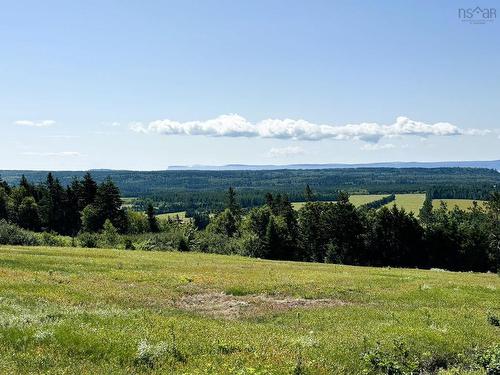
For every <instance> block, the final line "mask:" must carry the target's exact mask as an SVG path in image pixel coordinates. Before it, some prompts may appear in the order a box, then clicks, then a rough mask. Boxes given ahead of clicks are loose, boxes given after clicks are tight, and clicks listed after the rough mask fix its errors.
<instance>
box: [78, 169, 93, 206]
mask: <svg viewBox="0 0 500 375" xmlns="http://www.w3.org/2000/svg"><path fill="white" fill-rule="evenodd" d="M81 189H82V190H83V191H82V194H81V195H82V199H83V202H82V205H81V207H85V206H87V205H89V204H92V203H94V201H95V199H96V196H97V183H96V182H95V181H94V179H93V178H92V175H91V174H90V173H89V172H87V173H85V175H84V176H83V181H82V183H81Z"/></svg>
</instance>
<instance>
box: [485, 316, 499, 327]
mask: <svg viewBox="0 0 500 375" xmlns="http://www.w3.org/2000/svg"><path fill="white" fill-rule="evenodd" d="M488 323H490V324H491V325H492V326H495V327H500V318H498V316H496V315H493V314H489V315H488Z"/></svg>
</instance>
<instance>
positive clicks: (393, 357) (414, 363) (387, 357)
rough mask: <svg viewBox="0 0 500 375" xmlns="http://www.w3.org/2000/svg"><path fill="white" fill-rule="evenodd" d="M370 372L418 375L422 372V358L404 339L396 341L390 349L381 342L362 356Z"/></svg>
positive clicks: (391, 374)
mask: <svg viewBox="0 0 500 375" xmlns="http://www.w3.org/2000/svg"><path fill="white" fill-rule="evenodd" d="M362 358H363V360H364V362H365V363H366V365H367V367H368V370H369V372H371V373H374V374H387V375H417V374H419V373H421V371H420V370H421V366H420V359H419V358H418V356H417V355H416V354H415V353H412V352H411V351H410V350H409V348H408V347H407V346H406V344H405V343H404V342H402V341H394V343H393V348H392V349H390V350H384V349H382V347H381V345H380V343H378V344H377V346H376V347H375V348H374V349H371V350H368V351H367V352H365V353H364V354H363V356H362Z"/></svg>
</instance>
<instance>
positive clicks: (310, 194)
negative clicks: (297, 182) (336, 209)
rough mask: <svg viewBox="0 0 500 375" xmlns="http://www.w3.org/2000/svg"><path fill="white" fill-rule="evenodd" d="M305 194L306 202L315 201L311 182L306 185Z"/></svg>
mask: <svg viewBox="0 0 500 375" xmlns="http://www.w3.org/2000/svg"><path fill="white" fill-rule="evenodd" d="M304 196H305V199H306V202H314V200H315V199H314V193H313V191H312V189H311V187H310V186H309V184H307V185H306V188H305V191H304Z"/></svg>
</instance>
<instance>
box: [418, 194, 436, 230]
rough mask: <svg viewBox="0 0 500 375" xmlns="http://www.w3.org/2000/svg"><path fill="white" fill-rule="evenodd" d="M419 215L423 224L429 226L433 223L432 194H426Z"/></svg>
mask: <svg viewBox="0 0 500 375" xmlns="http://www.w3.org/2000/svg"><path fill="white" fill-rule="evenodd" d="M418 217H419V219H420V222H421V223H422V224H423V225H426V226H428V225H431V224H432V220H433V213H432V198H431V196H430V194H426V196H425V200H424V203H423V205H422V207H421V208H420V212H419V214H418Z"/></svg>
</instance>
